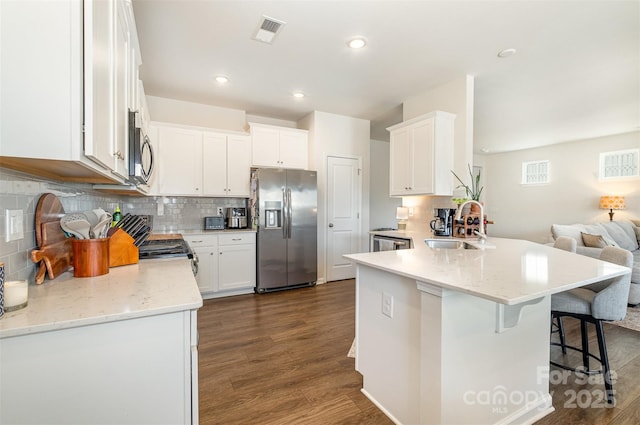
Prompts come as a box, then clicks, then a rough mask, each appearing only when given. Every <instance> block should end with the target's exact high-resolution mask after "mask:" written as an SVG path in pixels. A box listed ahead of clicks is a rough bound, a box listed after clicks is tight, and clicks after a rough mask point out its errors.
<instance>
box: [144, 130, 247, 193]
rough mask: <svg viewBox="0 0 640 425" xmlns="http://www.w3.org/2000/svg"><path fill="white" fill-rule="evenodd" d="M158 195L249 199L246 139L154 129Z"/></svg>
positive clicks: (205, 132)
mask: <svg viewBox="0 0 640 425" xmlns="http://www.w3.org/2000/svg"><path fill="white" fill-rule="evenodd" d="M151 128H152V131H151V134H152V135H157V142H156V143H155V146H156V147H157V149H156V152H157V155H156V157H157V158H158V170H157V174H158V178H157V188H154V186H153V185H152V192H153V193H154V194H158V195H174V196H179V195H182V196H211V197H222V196H229V197H237V198H248V197H249V175H250V170H251V143H250V138H249V136H248V135H244V134H235V133H229V134H228V133H221V132H213V131H204V130H201V129H198V128H188V127H184V126H180V127H178V126H170V125H154V126H151Z"/></svg>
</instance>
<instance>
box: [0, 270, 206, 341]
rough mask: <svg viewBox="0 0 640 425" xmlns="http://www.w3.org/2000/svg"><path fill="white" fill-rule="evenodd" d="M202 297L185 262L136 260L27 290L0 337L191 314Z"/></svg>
mask: <svg viewBox="0 0 640 425" xmlns="http://www.w3.org/2000/svg"><path fill="white" fill-rule="evenodd" d="M201 306H202V297H201V296H200V291H199V290H198V285H197V283H196V280H195V278H194V276H193V272H192V270H191V261H190V260H189V259H187V258H184V259H183V258H172V259H159V260H141V261H140V262H139V263H138V264H131V265H127V266H120V267H113V268H110V269H109V273H107V274H106V275H102V276H96V277H90V278H74V277H73V272H67V273H64V274H62V275H61V276H60V277H58V278H56V279H55V280H46V281H45V282H44V283H43V284H41V285H35V284H30V285H29V303H28V305H27V307H25V308H23V309H21V310H17V311H13V312H10V313H5V315H4V317H2V318H1V319H0V338H6V337H13V336H18V335H25V334H31V333H37V332H46V331H52V330H58V329H65V328H72V327H78V326H86V325H93V324H99V323H105V322H113V321H118V320H127V319H133V318H138V317H145V316H153V315H157V314H165V313H173V312H178V311H184V310H192V309H196V308H199V307H201Z"/></svg>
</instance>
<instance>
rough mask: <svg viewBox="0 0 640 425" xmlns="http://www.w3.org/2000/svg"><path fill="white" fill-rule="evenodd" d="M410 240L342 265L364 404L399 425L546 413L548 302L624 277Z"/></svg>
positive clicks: (504, 247)
mask: <svg viewBox="0 0 640 425" xmlns="http://www.w3.org/2000/svg"><path fill="white" fill-rule="evenodd" d="M383 233H386V232H383ZM390 233H403V232H390ZM407 233H409V232H407ZM411 236H413V245H414V247H415V249H407V250H398V251H385V252H375V253H362V254H352V255H347V256H346V257H347V258H349V259H350V260H352V261H353V262H355V263H356V264H357V278H356V279H357V286H356V288H357V289H356V370H358V371H359V372H360V373H361V374H362V375H363V389H362V391H363V393H364V394H365V395H366V396H367V397H368V398H369V399H370V400H372V401H373V402H374V403H375V404H376V405H377V406H378V407H380V408H381V409H382V410H383V411H384V412H385V414H386V415H387V416H389V417H390V418H391V419H392V420H393V421H394V422H395V423H398V424H418V423H419V424H477V423H484V424H489V423H500V424H509V423H530V422H533V421H535V420H536V419H539V418H541V417H543V416H545V415H547V414H549V413H551V412H552V411H553V406H552V405H551V396H550V394H549V378H548V376H549V339H550V337H549V324H550V295H551V294H553V293H557V292H562V291H565V290H568V289H571V288H575V287H579V286H583V285H587V284H590V283H593V282H597V281H601V280H605V279H607V278H612V277H616V276H620V275H624V274H625V273H630V270H629V269H627V268H625V267H620V266H617V265H614V264H610V263H606V262H603V261H599V260H595V259H592V258H589V257H585V256H580V255H576V254H571V253H569V252H565V251H561V250H558V249H554V248H552V247H550V246H545V245H540V244H536V243H532V242H527V241H521V240H512V239H501V238H488V240H487V241H486V243H485V244H481V243H479V242H476V240H475V239H473V240H471V242H472V244H467V245H466V246H465V247H466V249H464V248H459V249H444V248H429V247H427V246H426V245H425V244H424V242H423V240H422V238H418V237H420V236H422V235H420V234H419V233H416V234H412V235H411ZM449 240H451V239H449ZM467 241H470V240H467Z"/></svg>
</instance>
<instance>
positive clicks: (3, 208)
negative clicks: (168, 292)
mask: <svg viewBox="0 0 640 425" xmlns="http://www.w3.org/2000/svg"><path fill="white" fill-rule="evenodd" d="M43 193H53V194H54V195H56V196H57V197H58V198H59V199H60V202H61V203H62V206H63V207H64V210H65V211H66V212H82V211H86V210H91V209H93V208H103V209H104V210H106V211H110V212H112V213H113V211H114V210H115V208H116V206H119V207H120V210H121V211H122V213H123V214H125V213H131V214H145V215H151V216H153V230H154V231H159V232H164V231H176V232H179V231H181V230H200V229H202V226H203V217H206V216H211V215H216V213H217V209H218V208H226V207H246V206H247V205H246V204H247V200H246V199H245V198H201V197H199V198H196V197H164V196H141V197H134V196H118V195H113V194H110V193H109V194H107V193H103V192H99V191H96V190H93V188H92V186H91V185H89V184H80V183H64V182H57V181H52V180H46V179H41V178H39V177H34V176H31V175H28V174H23V173H19V172H16V171H13V170H10V169H7V168H2V167H0V262H4V263H5V275H6V279H7V280H16V279H18V280H22V279H27V280H29V281H30V282H33V280H34V276H35V264H34V263H33V262H32V261H31V259H30V255H31V251H32V250H33V249H36V248H37V246H36V238H35V229H34V221H35V209H36V205H37V204H38V199H40V196H42V194H43ZM15 209H21V210H23V217H24V220H23V225H24V238H23V239H20V240H17V241H11V242H6V231H7V229H6V226H5V215H6V213H7V210H15Z"/></svg>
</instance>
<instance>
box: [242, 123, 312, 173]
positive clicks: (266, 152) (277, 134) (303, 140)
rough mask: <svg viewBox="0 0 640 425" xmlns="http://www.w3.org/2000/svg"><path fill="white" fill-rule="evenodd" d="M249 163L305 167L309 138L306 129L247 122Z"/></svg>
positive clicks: (281, 166)
mask: <svg viewBox="0 0 640 425" xmlns="http://www.w3.org/2000/svg"><path fill="white" fill-rule="evenodd" d="M249 126H250V127H251V158H252V160H251V164H252V165H253V166H254V167H279V168H300V169H306V168H307V166H308V163H309V158H308V152H309V140H308V138H309V137H308V132H307V131H306V130H298V129H295V128H287V127H277V126H273V125H266V124H258V123H249Z"/></svg>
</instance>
